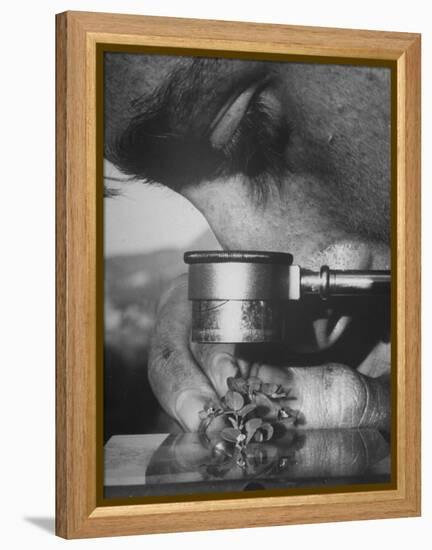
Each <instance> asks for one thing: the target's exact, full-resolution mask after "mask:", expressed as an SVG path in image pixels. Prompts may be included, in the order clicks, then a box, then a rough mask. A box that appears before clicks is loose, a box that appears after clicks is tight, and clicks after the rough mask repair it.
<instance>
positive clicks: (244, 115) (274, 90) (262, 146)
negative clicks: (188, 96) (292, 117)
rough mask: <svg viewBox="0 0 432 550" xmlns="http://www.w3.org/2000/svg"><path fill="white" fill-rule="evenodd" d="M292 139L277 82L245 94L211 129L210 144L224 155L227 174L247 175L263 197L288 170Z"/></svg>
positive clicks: (267, 81) (260, 84) (248, 90)
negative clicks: (289, 149)
mask: <svg viewBox="0 0 432 550" xmlns="http://www.w3.org/2000/svg"><path fill="white" fill-rule="evenodd" d="M289 136H290V128H289V125H288V121H287V116H286V113H285V109H284V106H283V102H282V100H281V97H280V91H279V89H278V86H277V83H276V82H275V81H274V80H266V81H265V82H261V83H258V84H255V85H254V86H251V87H249V88H248V89H247V90H245V91H243V92H242V93H241V94H240V95H239V96H238V97H237V98H236V99H235V100H234V101H232V102H231V104H230V106H229V107H228V108H227V109H226V110H225V111H224V112H223V113H222V114H221V115H218V116H217V117H216V119H215V123H213V124H212V126H211V132H210V136H209V139H210V143H211V145H212V147H213V148H214V149H216V150H218V151H220V152H222V154H223V158H224V162H223V168H222V167H221V168H222V172H223V174H224V175H230V174H235V173H241V174H244V175H245V176H246V177H247V179H248V182H249V183H250V185H251V187H252V189H253V190H254V191H255V192H258V194H259V196H260V198H262V196H263V195H264V194H265V192H266V189H267V188H268V186H269V184H270V183H273V184H274V183H276V184H279V183H280V178H281V176H282V175H283V173H284V172H285V170H286V162H285V149H286V147H287V144H288V141H289Z"/></svg>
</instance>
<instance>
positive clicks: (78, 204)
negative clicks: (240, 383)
mask: <svg viewBox="0 0 432 550" xmlns="http://www.w3.org/2000/svg"><path fill="white" fill-rule="evenodd" d="M192 37H193V38H192ZM98 43H111V44H130V45H147V46H158V47H159V46H165V47H167V46H168V47H169V46H171V47H187V48H196V49H200V48H202V49H207V50H218V51H222V50H223V51H227V52H266V53H279V54H290V55H292V54H294V55H299V54H300V55H306V56H307V55H311V56H337V57H344V58H347V59H349V58H351V59H375V60H390V61H396V62H397V84H396V86H397V99H396V101H397V153H398V154H397V176H398V177H397V224H396V225H397V227H396V245H395V246H396V249H397V258H398V261H397V266H395V267H396V270H397V280H398V285H397V296H396V300H395V301H396V307H397V357H396V359H397V417H398V418H397V420H398V422H397V426H398V437H397V456H398V461H397V488H396V489H394V490H386V491H368V492H350V493H335V494H313V495H297V496H283V497H263V498H255V499H246V498H244V499H243V498H242V499H222V500H213V501H197V502H182V503H164V504H145V505H128V506H103V507H102V506H97V498H96V497H97V491H96V456H97V452H96V451H97V448H96V443H97V440H96V391H97V379H96V360H97V338H96V336H97V333H98V327H97V315H96V313H97V312H96V295H97V286H96V276H95V274H96V259H97V246H96V244H97V239H96V236H97V219H96V204H97V190H96V170H97V161H96V110H95V105H96V84H95V82H96V76H95V72H96V46H97V44H98ZM56 68H57V79H56V97H57V124H56V132H57V150H56V155H57V157H56V179H57V184H56V185H57V191H56V208H57V212H56V220H57V226H56V250H57V267H56V269H57V283H56V284H57V287H56V297H57V298H56V299H57V307H56V314H57V323H56V338H57V348H56V350H57V351H56V387H57V394H56V429H57V439H56V464H57V469H56V486H57V498H56V532H57V534H58V535H59V536H62V537H65V538H78V537H94V536H114V535H126V534H139V533H156V532H175V531H185V530H204V529H222V528H233V527H251V526H264V525H282V524H290V523H315V522H322V521H343V520H353V519H367V518H385V517H402V516H414V515H418V514H419V513H420V37H419V35H416V34H408V33H388V32H372V31H352V30H346V29H324V28H309V27H292V26H285V25H262V24H255V23H234V22H223V21H202V20H187V19H171V18H159V17H140V16H128V15H113V14H97V13H81V12H67V13H63V14H60V15H58V16H57V57H56Z"/></svg>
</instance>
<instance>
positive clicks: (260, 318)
mask: <svg viewBox="0 0 432 550" xmlns="http://www.w3.org/2000/svg"><path fill="white" fill-rule="evenodd" d="M284 325H285V323H284V307H283V303H282V302H277V301H274V300H194V301H193V302H192V340H193V341H194V342H233V343H235V342H275V341H280V340H283V334H284Z"/></svg>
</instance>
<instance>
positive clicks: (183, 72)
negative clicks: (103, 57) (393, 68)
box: [106, 54, 390, 269]
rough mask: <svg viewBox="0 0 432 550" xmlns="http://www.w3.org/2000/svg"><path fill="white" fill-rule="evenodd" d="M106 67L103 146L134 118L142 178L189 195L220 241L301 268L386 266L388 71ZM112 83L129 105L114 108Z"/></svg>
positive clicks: (237, 64) (177, 62) (137, 61)
mask: <svg viewBox="0 0 432 550" xmlns="http://www.w3.org/2000/svg"><path fill="white" fill-rule="evenodd" d="M121 59H123V64H121ZM125 59H127V61H128V64H127V65H126V67H127V68H126V69H125V63H124V60H125ZM116 64H117V66H120V65H121V66H122V67H123V69H122V74H121V76H119V75H118V71H117V72H116V71H115V69H116ZM106 67H107V69H108V70H107V74H108V79H109V78H110V68H111V69H112V71H111V72H112V77H111V82H112V85H111V87H110V86H108V89H111V96H110V95H108V105H107V108H108V109H110V117H109V120H110V126H109V128H108V134H107V141H108V148H110V144H112V143H114V140H115V139H118V138H119V135H120V134H121V133H122V132H124V130H125V128H126V126H127V124H129V123H130V120H131V118H133V117H135V119H136V120H137V119H139V118H140V117H141V119H143V120H141V126H139V125H135V128H134V129H133V131H134V132H135V135H132V138H131V137H130V135H129V138H128V139H129V144H130V141H131V140H133V139H135V142H134V144H135V146H136V145H137V144H138V151H136V154H138V155H141V160H142V163H141V164H140V165H139V169H140V170H141V174H138V175H142V176H144V177H146V176H147V177H148V178H151V179H156V178H155V176H156V177H157V179H159V180H161V183H165V184H167V185H169V186H171V187H173V188H174V189H176V190H178V191H180V192H181V193H182V194H183V195H184V196H186V197H187V198H188V199H189V200H190V201H191V202H192V203H193V204H194V205H195V206H196V207H197V208H198V209H199V210H200V211H201V212H202V213H203V215H204V216H205V218H206V219H207V220H208V222H209V224H210V226H211V228H212V229H213V231H214V233H215V235H216V237H217V238H218V240H219V241H220V243H221V245H222V246H223V247H224V248H227V249H258V250H280V251H288V252H291V253H292V254H294V258H295V261H296V262H297V263H299V264H300V265H302V266H304V267H316V266H318V265H321V264H322V263H328V264H330V265H331V266H334V267H346V268H352V269H366V268H376V269H378V268H382V269H387V268H389V247H388V245H389V230H390V221H389V211H390V208H389V206H390V200H389V194H390V72H389V70H388V69H382V68H367V67H351V66H336V65H315V64H313V65H311V64H301V63H269V62H267V63H265V62H251V61H235V60H211V59H201V60H200V59H196V60H192V59H190V58H186V59H182V58H165V60H163V59H162V61H161V58H160V57H158V58H156V59H155V58H153V59H152V58H151V56H139V55H127V56H123V55H120V54H111V56H109V57H108V60H107V64H106ZM116 78H118V79H120V80H119V81H118V82H116V81H115V79H116ZM128 79H129V83H128V82H127V80H128ZM120 86H122V87H123V90H125V89H126V91H125V92H124V93H123V98H124V97H125V96H126V97H127V98H128V100H129V101H128V102H127V103H129V102H130V100H131V99H136V100H138V101H136V106H135V110H133V111H131V110H130V109H128V105H125V103H124V99H123V104H122V106H121V105H120V107H119V106H118V105H117V104H118V103H119V102H121V101H122V100H121V98H120V97H119V94H118V93H117V90H118V88H119V87H120ZM110 97H111V99H110ZM116 102H117V103H116ZM116 107H117V109H116ZM115 113H118V114H117V115H116V114H115ZM149 113H152V117H151V116H149ZM281 127H282V129H281ZM261 131H262V132H263V136H261V138H259V137H256V136H257V135H258V134H259V133H260V132H261ZM139 132H144V133H146V134H147V141H146V140H141V141H142V149H141V150H139V143H140V139H141V138H140V137H139V136H138V138H137V136H136V134H137V133H139ZM130 133H131V132H130ZM155 134H159V135H158V136H156V135H155ZM161 134H165V135H164V137H163V140H164V142H167V141H170V139H171V141H172V143H170V144H169V146H166V145H165V143H164V148H163V147H161V146H160V145H161V140H160V137H159V136H160V135H161ZM149 135H150V136H151V135H155V139H154V140H153V142H151V139H148V136H149ZM157 138H159V141H158V139H157ZM186 142H187V144H186V146H185V143H186ZM204 142H205V145H206V147H204V146H203V143H204ZM194 143H196V147H195V148H194ZM198 144H199V147H198ZM207 145H208V146H207ZM201 147H202V150H201ZM265 148H269V149H271V148H274V149H275V151H271V150H270V151H269V152H266V151H263V149H265ZM180 152H181V155H180ZM213 153H214V157H215V158H214V159H212V158H211V155H212V154H213ZM150 155H151V156H152V157H153V158H152V159H148V160H146V157H149V156H150ZM236 155H237V156H238V157H240V158H239V159H236ZM248 155H249V158H248ZM155 157H159V158H156V159H155ZM266 162H267V164H269V166H265V164H266ZM254 163H255V165H254ZM135 164H137V163H136V162H135ZM155 164H156V165H157V166H154V165H155ZM182 164H183V165H184V166H182ZM272 164H277V165H278V166H277V173H276V174H275V173H272V169H273V166H272ZM186 165H187V166H186ZM221 165H223V166H222V167H221ZM248 166H251V168H248ZM126 168H127V167H126ZM136 171H138V170H136ZM132 173H133V170H132ZM154 173H155V174H154ZM176 174H178V179H179V180H180V181H179V183H177V182H176ZM133 175H136V174H133ZM188 176H189V181H188ZM164 180H166V181H164Z"/></svg>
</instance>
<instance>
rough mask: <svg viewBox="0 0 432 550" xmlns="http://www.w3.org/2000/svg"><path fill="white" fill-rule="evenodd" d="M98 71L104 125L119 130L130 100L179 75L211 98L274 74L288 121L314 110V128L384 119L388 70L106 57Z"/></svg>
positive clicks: (152, 56) (123, 55)
mask: <svg viewBox="0 0 432 550" xmlns="http://www.w3.org/2000/svg"><path fill="white" fill-rule="evenodd" d="M104 70H105V90H104V93H105V103H106V108H107V110H106V112H107V114H108V115H109V116H107V122H108V124H110V125H113V124H116V125H117V126H120V125H123V124H122V123H125V122H126V121H127V120H128V119H130V116H131V105H133V103H134V102H135V101H136V100H138V99H139V98H142V97H146V96H149V95H151V94H154V93H155V92H156V91H157V90H158V89H159V88H160V87H161V86H163V85H166V83H167V82H168V81H169V80H170V79H171V78H172V77H173V75H174V74H176V73H177V74H178V72H179V71H180V72H181V73H182V75H184V80H183V82H184V85H185V86H186V85H187V84H188V81H189V82H191V81H193V85H194V86H199V87H200V88H201V89H202V92H203V94H205V93H206V92H207V93H208V90H209V89H210V90H211V93H213V94H217V93H218V91H222V90H223V88H224V87H226V86H229V83H230V81H231V82H232V83H234V84H235V82H236V81H238V82H239V83H240V82H242V80H243V78H242V77H244V76H247V75H253V74H256V75H257V78H259V76H261V75H262V74H263V73H267V72H269V73H277V74H278V76H279V77H280V78H281V80H283V81H284V83H285V86H286V87H285V99H286V101H290V107H291V110H292V114H293V115H294V114H295V115H296V116H303V117H305V113H306V111H307V113H308V116H309V117H310V116H311V114H312V112H313V109H314V108H315V109H317V110H318V109H319V110H321V112H320V113H317V116H316V117H315V118H314V120H311V123H313V124H314V125H315V127H319V126H320V125H321V124H322V121H323V120H324V118H325V117H326V115H327V116H328V115H330V114H334V113H338V114H339V115H343V117H344V118H345V119H348V118H351V119H355V118H356V113H360V112H361V113H362V115H363V118H364V117H365V116H366V117H367V118H370V119H372V118H375V117H377V115H378V119H377V120H382V119H383V116H384V117H388V113H387V112H386V106H387V105H386V104H388V103H389V99H390V70H389V69H387V68H382V67H366V66H363V67H362V66H353V65H335V64H320V63H292V62H274V61H255V60H249V59H248V60H246V59H227V58H206V57H192V56H180V55H179V56H172V55H158V54H147V53H122V52H106V53H105V56H104ZM197 74H199V75H200V78H199V79H197V78H196V75H197ZM349 111H351V112H349ZM339 118H340V116H339ZM336 120H337V119H336V118H335V119H334V122H336Z"/></svg>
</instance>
